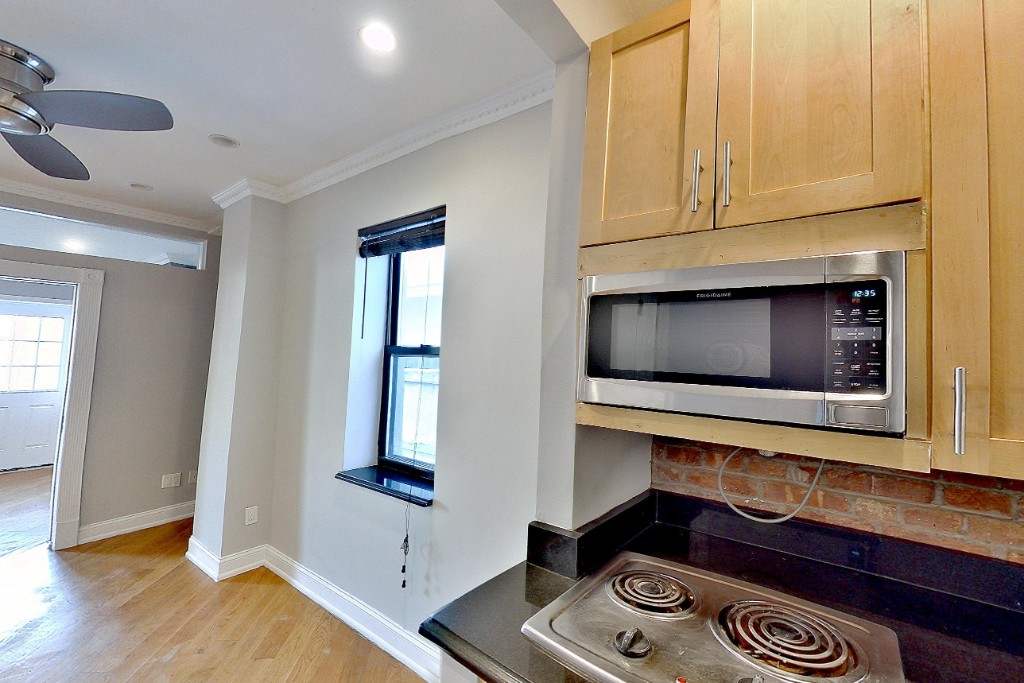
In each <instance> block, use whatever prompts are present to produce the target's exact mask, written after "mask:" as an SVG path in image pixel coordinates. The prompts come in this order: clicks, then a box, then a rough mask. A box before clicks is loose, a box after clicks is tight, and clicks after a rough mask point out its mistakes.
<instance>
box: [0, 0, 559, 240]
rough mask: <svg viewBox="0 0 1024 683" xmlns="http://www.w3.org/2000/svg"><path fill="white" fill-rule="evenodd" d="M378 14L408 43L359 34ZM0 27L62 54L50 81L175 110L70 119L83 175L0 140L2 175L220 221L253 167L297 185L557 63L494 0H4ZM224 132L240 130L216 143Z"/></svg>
mask: <svg viewBox="0 0 1024 683" xmlns="http://www.w3.org/2000/svg"><path fill="white" fill-rule="evenodd" d="M370 20H380V21H384V22H386V23H387V24H389V25H390V26H391V27H392V28H393V30H394V32H395V34H396V35H397V38H398V48H397V50H396V51H395V52H393V53H391V54H389V55H376V54H371V53H369V52H368V51H367V50H366V49H365V48H363V47H362V45H361V44H360V43H359V42H358V40H357V38H356V31H357V30H358V28H359V27H360V26H362V25H363V24H365V23H367V22H368V21H370ZM0 38H3V39H5V40H8V41H10V42H12V43H15V44H16V45H19V46H21V47H23V48H25V49H26V50H29V51H31V52H34V53H35V54H36V55H38V56H39V57H42V58H43V59H44V60H46V61H47V62H49V63H50V65H51V66H52V67H53V68H54V70H55V71H56V74H57V77H56V79H55V81H54V82H53V83H52V84H51V85H50V86H48V89H50V90H55V89H84V90H109V91H113V92H124V93H129V94H134V95H141V96H144V97H151V98H154V99H158V100H160V101H162V102H164V103H165V104H166V105H167V106H168V108H169V109H170V110H171V112H172V114H173V115H174V119H175V125H174V128H173V129H172V130H170V131H160V132H143V133H139V132H118V131H102V130H90V129H84V128H73V127H69V126H57V127H56V128H55V130H54V137H55V138H56V139H57V140H58V141H60V142H61V143H62V144H64V145H65V146H66V147H68V148H69V149H70V150H71V151H73V152H74V153H75V154H76V155H78V157H79V158H80V159H81V160H82V161H83V162H84V163H85V165H86V166H87V167H88V168H89V170H90V172H91V174H92V179H91V180H89V181H86V182H80V181H72V180H61V179H55V178H49V177H48V176H45V175H43V174H41V173H39V172H38V171H36V170H34V169H33V168H31V167H30V166H28V165H27V164H25V163H24V162H23V161H22V160H21V159H20V158H19V157H18V156H17V155H16V154H15V153H14V152H13V151H12V150H11V149H10V148H9V147H8V146H7V145H5V144H0V189H4V187H5V184H4V181H8V182H7V184H6V188H7V189H11V188H12V187H14V188H18V187H21V188H23V189H25V190H31V189H32V188H39V189H40V190H42V191H46V192H59V193H74V194H76V195H81V196H84V197H88V198H92V199H96V200H100V201H104V202H114V203H119V204H123V205H127V206H130V207H137V208H139V209H140V210H147V211H153V212H160V213H162V214H167V215H170V216H176V217H180V218H181V219H182V221H181V222H179V224H185V223H189V222H199V223H205V224H207V225H209V226H210V227H214V226H216V225H217V224H218V223H219V217H220V208H219V207H218V206H217V205H216V204H214V202H213V201H212V200H211V197H212V196H213V195H214V194H216V193H218V192H220V191H221V190H224V189H226V188H227V187H229V186H231V185H233V184H234V183H236V182H237V181H239V180H241V179H243V178H249V179H252V180H256V181H261V182H264V183H269V184H271V185H274V186H283V185H287V184H288V183H291V182H294V181H296V180H298V179H301V178H304V177H306V176H308V175H310V174H312V173H314V172H316V171H318V170H320V169H323V168H325V167H327V166H329V165H331V164H333V163H335V162H337V161H339V160H341V159H345V158H347V157H351V156H352V155H356V154H358V153H360V152H363V151H365V150H367V149H369V148H372V147H374V146H375V145H378V144H380V143H381V142H383V141H385V140H388V139H390V138H393V137H396V136H399V135H401V134H403V133H406V132H408V131H410V130H412V129H414V128H416V127H417V126H419V125H421V124H422V123H423V122H424V121H428V120H432V119H438V118H441V117H443V116H445V115H449V114H451V113H453V112H456V111H458V110H461V109H464V108H466V107H469V106H471V105H473V104H475V103H477V102H479V101H481V100H484V99H486V98H487V97H489V96H492V95H494V94H495V93H498V92H500V91H503V90H506V89H508V88H510V87H513V86H516V85H519V84H521V83H524V82H527V81H529V80H531V79H535V78H537V77H538V76H540V75H542V74H544V73H545V72H548V71H550V69H551V67H552V64H551V62H550V60H549V59H548V58H547V57H545V56H544V54H543V53H542V52H541V51H540V49H539V48H537V47H536V45H534V43H533V42H532V41H531V40H530V39H529V38H528V37H527V36H526V34H524V33H523V32H522V31H521V30H520V29H519V27H518V26H517V25H516V24H515V23H514V22H513V21H512V20H511V19H510V18H509V17H508V16H507V15H506V14H505V13H504V12H503V11H502V10H501V9H500V8H499V7H498V6H497V5H496V4H494V2H493V1H492V0H345V1H344V2H338V1H337V0H334V1H333V2H332V1H328V0H287V1H282V0H213V1H210V0H178V1H176V2H166V1H162V2H156V1H154V0H133V1H132V2H82V1H81V0H48V1H47V2H37V1H36V0H5V2H4V3H3V21H2V23H0ZM211 133H220V134H224V135H228V136H231V137H233V138H236V139H237V140H239V141H240V142H241V143H242V145H241V147H239V148H237V149H224V148H221V147H217V146H215V145H213V144H211V143H210V142H209V141H208V140H207V136H208V135H210V134H211ZM0 143H2V141H0ZM133 182H136V183H144V184H147V185H151V186H153V187H154V188H155V189H154V190H153V191H151V192H146V191H140V190H136V189H132V188H130V187H129V184H130V183H133ZM26 185H27V186H31V188H27V187H25V186H26Z"/></svg>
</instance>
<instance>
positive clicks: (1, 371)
mask: <svg viewBox="0 0 1024 683" xmlns="http://www.w3.org/2000/svg"><path fill="white" fill-rule="evenodd" d="M10 390H11V369H10V368H5V367H0V391H10Z"/></svg>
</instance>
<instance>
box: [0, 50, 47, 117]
mask: <svg viewBox="0 0 1024 683" xmlns="http://www.w3.org/2000/svg"><path fill="white" fill-rule="evenodd" d="M53 76H54V73H53V69H52V68H51V67H50V65H49V64H47V63H46V62H44V61H43V60H42V59H40V58H39V57H36V56H35V55H34V54H32V53H31V52H29V51H28V50H24V49H22V48H20V47H18V46H17V45H14V44H12V43H8V42H6V41H4V40H0V131H3V132H4V133H13V134H15V135H45V134H46V133H49V132H50V125H49V124H48V123H47V122H46V120H45V119H44V118H43V117H42V116H40V114H39V112H37V111H36V110H35V109H33V108H32V107H30V106H29V105H27V104H25V103H24V102H22V101H21V100H19V99H18V98H16V97H15V95H20V94H22V93H26V92H39V91H41V90H42V89H43V87H44V86H45V85H47V84H48V83H50V82H51V81H53Z"/></svg>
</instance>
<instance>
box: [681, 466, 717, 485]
mask: <svg viewBox="0 0 1024 683" xmlns="http://www.w3.org/2000/svg"><path fill="white" fill-rule="evenodd" d="M685 476H686V483H687V484H693V485H694V486H698V487H700V488H704V489H717V488H718V475H716V474H715V473H714V472H711V471H709V470H687V472H686V475H685Z"/></svg>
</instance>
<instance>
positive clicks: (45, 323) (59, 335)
mask: <svg viewBox="0 0 1024 683" xmlns="http://www.w3.org/2000/svg"><path fill="white" fill-rule="evenodd" d="M39 339H40V341H48V342H59V341H64V320H63V319H62V318H43V319H42V321H41V322H40V325H39Z"/></svg>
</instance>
